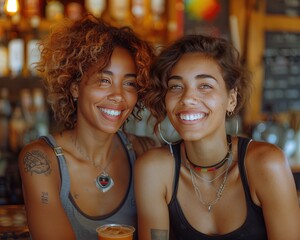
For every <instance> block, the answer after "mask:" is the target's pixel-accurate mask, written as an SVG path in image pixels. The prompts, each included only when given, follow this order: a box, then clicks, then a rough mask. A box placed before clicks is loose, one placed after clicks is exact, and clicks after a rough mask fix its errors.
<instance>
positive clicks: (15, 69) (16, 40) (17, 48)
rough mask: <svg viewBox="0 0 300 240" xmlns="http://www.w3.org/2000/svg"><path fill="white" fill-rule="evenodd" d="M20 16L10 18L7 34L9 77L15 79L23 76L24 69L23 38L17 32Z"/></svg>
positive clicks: (18, 31)
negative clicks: (9, 27) (10, 23)
mask: <svg viewBox="0 0 300 240" xmlns="http://www.w3.org/2000/svg"><path fill="white" fill-rule="evenodd" d="M19 23H20V15H19V14H16V15H14V16H13V17H12V26H11V29H10V32H9V35H10V36H9V40H8V67H9V71H10V75H11V77H17V76H20V75H22V74H23V67H24V61H25V60H24V55H25V54H24V53H25V51H24V48H25V43H24V38H23V36H22V34H21V32H20V30H19V26H18V24H19Z"/></svg>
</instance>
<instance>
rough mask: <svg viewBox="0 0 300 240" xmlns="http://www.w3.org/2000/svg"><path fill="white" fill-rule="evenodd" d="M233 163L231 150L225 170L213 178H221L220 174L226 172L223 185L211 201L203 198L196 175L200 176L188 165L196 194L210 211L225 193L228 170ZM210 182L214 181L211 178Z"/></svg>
mask: <svg viewBox="0 0 300 240" xmlns="http://www.w3.org/2000/svg"><path fill="white" fill-rule="evenodd" d="M231 163H232V153H231V152H230V155H229V161H228V163H227V167H226V170H225V172H222V173H221V174H220V175H218V176H217V177H216V178H214V179H213V181H214V180H216V179H217V178H219V177H220V176H222V175H223V174H224V173H225V175H224V177H223V181H222V183H221V185H220V186H219V188H218V189H217V192H216V198H215V199H214V200H212V201H210V202H206V201H204V200H203V197H202V194H201V191H200V188H199V185H198V183H197V180H196V176H197V177H199V176H198V175H197V174H196V173H195V172H194V171H193V169H192V168H191V167H190V165H186V166H187V168H188V169H189V171H190V175H191V180H192V184H193V187H194V191H195V194H196V196H197V198H198V200H199V201H200V203H201V204H203V205H204V206H205V207H206V208H207V210H208V212H211V210H212V207H213V206H214V205H215V204H216V203H217V202H218V201H219V200H220V199H221V197H222V194H223V191H224V188H225V185H226V181H227V177H228V171H229V168H230V165H231ZM208 182H209V181H208ZM210 182H212V181H211V180H210Z"/></svg>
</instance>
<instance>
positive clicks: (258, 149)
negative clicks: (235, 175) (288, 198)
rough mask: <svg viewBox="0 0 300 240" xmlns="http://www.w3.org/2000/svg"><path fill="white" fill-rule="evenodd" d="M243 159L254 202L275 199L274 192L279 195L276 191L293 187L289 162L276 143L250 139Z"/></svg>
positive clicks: (259, 202) (258, 202)
mask: <svg viewBox="0 0 300 240" xmlns="http://www.w3.org/2000/svg"><path fill="white" fill-rule="evenodd" d="M245 161H246V162H245V164H246V165H245V167H246V172H247V178H248V182H249V187H250V189H251V192H252V198H253V200H254V202H255V203H256V204H258V205H262V204H263V203H266V202H268V201H269V199H272V198H273V199H275V196H276V194H278V196H280V195H281V194H280V193H279V192H278V191H281V192H282V191H283V189H284V191H287V190H288V189H291V188H292V187H294V181H293V175H292V172H291V168H290V165H289V162H288V160H287V158H286V157H285V155H284V152H283V151H282V150H281V149H280V148H279V147H277V146H276V145H273V144H270V143H266V142H257V141H252V142H251V143H250V144H249V146H248V150H247V155H246V159H245ZM286 195H288V193H286Z"/></svg>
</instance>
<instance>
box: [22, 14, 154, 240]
mask: <svg viewBox="0 0 300 240" xmlns="http://www.w3.org/2000/svg"><path fill="white" fill-rule="evenodd" d="M40 49H41V60H40V62H39V63H38V64H37V68H38V70H39V71H40V72H41V73H42V74H43V79H44V82H45V86H46V89H47V90H48V94H49V95H48V96H49V97H48V100H49V103H50V105H51V107H52V110H53V113H54V117H55V119H56V120H57V121H58V122H60V123H61V125H63V126H64V129H63V130H62V131H61V132H59V133H54V134H52V135H48V136H44V137H41V138H39V139H38V140H36V141H34V142H32V143H30V144H28V145H26V146H25V147H24V148H23V150H22V151H21V153H20V155H19V169H20V172H21V177H22V182H23V193H24V200H25V206H26V210H27V217H28V225H29V230H30V234H31V238H32V239H38V240H41V239H42V240H47V239H49V240H54V239H55V240H60V239H61V240H66V239H68V240H70V239H80V240H85V239H86V240H87V239H89V240H92V239H95V240H96V239H97V233H96V228H97V227H98V226H100V225H103V224H106V223H123V224H128V225H133V226H134V227H137V226H136V208H135V200H134V191H133V176H132V175H133V174H132V168H133V164H134V161H135V158H136V156H139V155H140V154H141V153H143V152H144V151H145V150H146V149H147V148H149V147H154V146H155V145H156V144H157V143H156V142H155V141H153V140H152V139H149V138H146V137H137V136H134V135H131V134H127V133H125V131H122V130H120V129H123V128H122V126H123V124H124V122H126V120H127V119H128V117H129V116H130V115H131V114H133V116H134V117H135V118H137V119H140V112H141V110H142V108H143V104H142V101H141V96H142V95H143V93H144V90H145V89H146V88H148V86H147V85H148V84H149V66H150V63H151V61H152V59H153V49H152V47H151V46H150V45H149V44H148V43H147V42H145V41H143V40H141V39H140V38H138V37H137V36H136V35H135V34H134V32H133V31H132V30H131V29H130V28H126V27H124V28H115V27H112V26H109V25H108V24H106V23H104V22H103V21H101V20H100V19H97V18H95V17H93V16H92V15H87V16H86V17H84V18H83V19H81V20H78V21H76V22H72V21H70V20H66V21H64V22H62V23H60V24H59V25H58V26H57V27H56V28H54V29H53V30H52V32H51V33H50V34H49V35H48V36H47V38H45V39H44V40H43V41H42V42H41V48H40Z"/></svg>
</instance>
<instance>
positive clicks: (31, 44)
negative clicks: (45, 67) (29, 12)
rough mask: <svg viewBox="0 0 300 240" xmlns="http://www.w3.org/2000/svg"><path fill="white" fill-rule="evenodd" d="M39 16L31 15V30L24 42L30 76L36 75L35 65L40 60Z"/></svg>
mask: <svg viewBox="0 0 300 240" xmlns="http://www.w3.org/2000/svg"><path fill="white" fill-rule="evenodd" d="M39 23H40V19H39V17H33V18H31V20H30V25H31V31H30V32H29V36H28V38H27V42H26V68H27V72H28V73H29V75H30V76H37V75H38V73H37V70H36V69H35V66H36V64H37V62H38V61H39V60H40V51H39V41H40V36H39Z"/></svg>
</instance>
